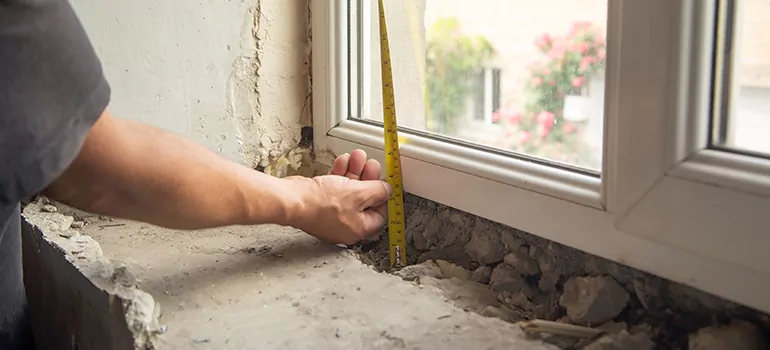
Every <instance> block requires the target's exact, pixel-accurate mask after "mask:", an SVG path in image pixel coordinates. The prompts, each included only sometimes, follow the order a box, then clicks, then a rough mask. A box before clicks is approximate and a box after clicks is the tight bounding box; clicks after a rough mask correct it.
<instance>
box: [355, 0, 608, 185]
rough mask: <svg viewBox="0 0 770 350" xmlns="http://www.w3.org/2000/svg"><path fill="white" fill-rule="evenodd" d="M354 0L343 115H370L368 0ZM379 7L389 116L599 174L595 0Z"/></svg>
mask: <svg viewBox="0 0 770 350" xmlns="http://www.w3.org/2000/svg"><path fill="white" fill-rule="evenodd" d="M358 4H360V5H361V6H364V8H362V9H352V12H356V13H360V14H362V16H363V17H364V18H362V20H361V21H359V22H360V23H361V25H362V26H363V27H362V28H363V30H361V32H360V33H361V40H360V45H359V47H361V49H362V52H363V54H362V55H361V61H362V62H361V63H360V64H359V65H358V66H359V67H360V69H361V70H362V72H361V74H360V76H361V83H360V85H359V88H358V89H359V91H360V92H361V95H360V101H359V102H360V110H359V111H357V113H352V115H354V116H356V115H357V116H360V117H361V118H365V119H373V120H379V121H381V120H382V104H381V103H382V102H381V101H382V95H381V94H382V92H381V87H380V84H381V74H380V65H379V62H380V50H379V41H378V39H379V37H378V31H379V29H378V17H377V2H376V1H365V0H360V1H358ZM385 6H386V9H385V10H386V14H387V21H388V31H389V35H390V41H391V42H390V46H391V55H392V61H393V75H394V86H395V91H396V110H397V113H398V118H399V125H402V126H404V127H408V128H412V129H417V130H420V131H424V132H429V133H431V134H434V135H436V136H441V137H446V138H451V139H454V140H455V141H462V142H467V143H472V144H476V145H480V146H486V147H491V148H495V149H497V150H500V151H508V152H511V153H516V154H520V155H527V156H530V157H536V158H540V159H543V160H547V161H549V162H555V163H562V164H566V165H570V166H577V167H581V168H587V169H590V170H594V171H599V169H600V168H601V160H602V153H601V152H602V136H603V124H604V121H603V119H604V110H603V107H604V65H605V53H606V50H605V36H606V29H605V28H606V23H607V19H606V16H607V1H606V0H580V1H577V0H571V1H564V0H540V1H532V0H485V1H468V0H388V1H386V2H385ZM359 11H360V12H359ZM363 14H368V15H363ZM357 30H358V29H356V28H351V31H357ZM351 57H356V54H352V55H351Z"/></svg>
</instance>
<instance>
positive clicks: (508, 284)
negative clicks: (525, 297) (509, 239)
mask: <svg viewBox="0 0 770 350" xmlns="http://www.w3.org/2000/svg"><path fill="white" fill-rule="evenodd" d="M489 285H490V286H491V287H492V290H494V291H496V292H518V291H522V290H525V289H527V288H528V287H527V284H526V283H525V281H524V279H523V278H522V277H521V275H519V273H518V272H516V270H515V269H514V268H513V267H511V266H510V265H508V264H504V263H503V264H500V265H497V267H495V268H494V270H492V275H491V276H490V278H489Z"/></svg>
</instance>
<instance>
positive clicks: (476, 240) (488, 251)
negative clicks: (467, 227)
mask: <svg viewBox="0 0 770 350" xmlns="http://www.w3.org/2000/svg"><path fill="white" fill-rule="evenodd" d="M503 248H504V247H503V243H502V242H501V241H500V232H499V231H498V230H495V229H494V228H493V227H492V226H491V225H489V224H488V223H482V222H478V223H476V227H475V228H474V229H473V233H472V234H471V239H470V241H468V243H467V244H465V251H466V252H467V253H468V255H470V257H471V258H473V260H475V261H478V263H479V264H481V265H488V264H494V263H497V262H500V261H501V260H503V256H504V253H505V251H504V249H503Z"/></svg>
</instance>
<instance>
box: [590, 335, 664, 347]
mask: <svg viewBox="0 0 770 350" xmlns="http://www.w3.org/2000/svg"><path fill="white" fill-rule="evenodd" d="M654 349H655V343H654V342H653V341H652V340H651V339H650V337H649V336H648V335H647V334H646V333H637V334H634V335H631V333H628V331H626V330H622V331H620V332H619V333H610V334H606V335H603V336H601V337H599V338H598V339H596V340H594V341H593V342H591V343H590V344H588V345H586V346H585V347H584V348H583V350H654Z"/></svg>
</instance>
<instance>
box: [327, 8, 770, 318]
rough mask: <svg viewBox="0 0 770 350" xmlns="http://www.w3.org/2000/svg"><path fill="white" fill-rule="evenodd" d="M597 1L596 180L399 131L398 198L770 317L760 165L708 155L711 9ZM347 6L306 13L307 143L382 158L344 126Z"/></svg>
mask: <svg viewBox="0 0 770 350" xmlns="http://www.w3.org/2000/svg"><path fill="white" fill-rule="evenodd" d="M608 3H609V10H608V36H607V37H608V38H607V57H608V60H607V62H608V65H607V71H606V77H607V79H606V96H605V113H604V115H605V128H604V129H605V131H604V133H605V139H604V142H603V145H604V146H603V147H604V152H603V169H602V176H601V178H599V177H595V176H590V175H587V174H581V173H579V172H574V171H567V170H562V169H559V168H556V167H552V166H547V165H542V164H539V163H537V162H530V161H526V160H522V159H516V158H513V157H508V156H504V155H500V154H495V153H492V152H486V151H483V150H479V149H475V148H471V147H465V146H461V145H458V144H453V143H449V142H443V141H437V140H435V139H432V138H427V137H422V136H419V135H410V136H409V140H410V142H409V143H407V144H404V145H402V151H401V155H402V163H403V176H404V188H405V189H406V191H408V192H409V193H412V194H415V195H417V196H420V197H424V198H427V199H430V200H433V201H436V202H438V203H442V204H445V205H448V206H451V207H454V208H457V209H460V210H463V211H466V212H468V213H471V214H474V215H477V216H480V217H484V218H487V219H490V220H492V221H496V222H499V223H502V224H505V225H508V226H511V227H514V228H517V229H520V230H523V231H526V232H529V233H532V234H535V235H538V236H541V237H544V238H546V239H549V240H552V241H555V242H559V243H562V244H565V245H567V246H571V247H574V248H577V249H579V250H582V251H585V252H588V253H591V254H595V255H598V256H601V257H604V258H607V259H610V260H613V261H617V262H619V263H622V264H625V265H628V266H632V267H634V268H637V269H640V270H643V271H647V272H650V273H653V274H656V275H659V276H662V277H665V278H667V279H670V280H673V281H676V282H680V283H683V284H686V285H690V286H693V287H695V288H698V289H701V290H704V291H707V292H710V293H713V294H715V295H718V296H722V297H724V298H727V299H729V300H732V301H736V302H739V303H742V304H745V305H748V306H751V307H754V308H757V309H759V310H762V311H765V312H770V297H768V295H770V253H768V248H770V161H768V160H766V159H762V158H755V157H749V156H744V155H740V154H735V153H728V152H722V151H717V150H712V149H709V148H708V136H707V135H708V132H709V131H708V121H709V118H710V100H711V88H710V86H711V79H712V78H711V76H712V72H711V64H712V54H711V52H712V50H713V40H712V38H711V37H712V34H711V33H713V31H714V28H715V27H714V26H715V25H716V24H715V23H714V21H713V20H706V19H709V18H713V17H714V16H715V13H716V11H715V6H716V0H678V1H672V0H612V1H608ZM738 3H740V2H738ZM346 4H347V2H346V1H344V0H314V1H313V3H312V6H313V7H312V18H313V20H312V25H313V44H312V45H313V47H312V49H313V66H312V72H313V113H314V114H313V116H314V122H313V123H314V133H315V134H314V142H315V147H316V151H317V153H318V154H330V153H331V154H342V153H345V152H350V151H351V150H353V149H356V148H361V149H363V150H365V151H366V152H367V153H368V154H369V155H370V156H371V157H373V158H375V159H378V160H380V161H381V162H383V161H384V154H383V151H382V149H383V136H382V134H383V131H382V128H381V127H378V126H374V125H371V124H368V123H361V122H357V121H353V120H347V115H348V110H347V105H348V99H347V98H348V90H347V89H348V80H347V69H348V63H347V61H346V59H347V52H348V51H347V50H348V48H347V36H348V33H347V28H348V22H347V20H346V18H347V11H348V9H347V6H346ZM386 6H387V3H386ZM386 10H387V9H386ZM738 23H740V22H738ZM395 74H398V73H397V72H395ZM397 98H398V97H397Z"/></svg>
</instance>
